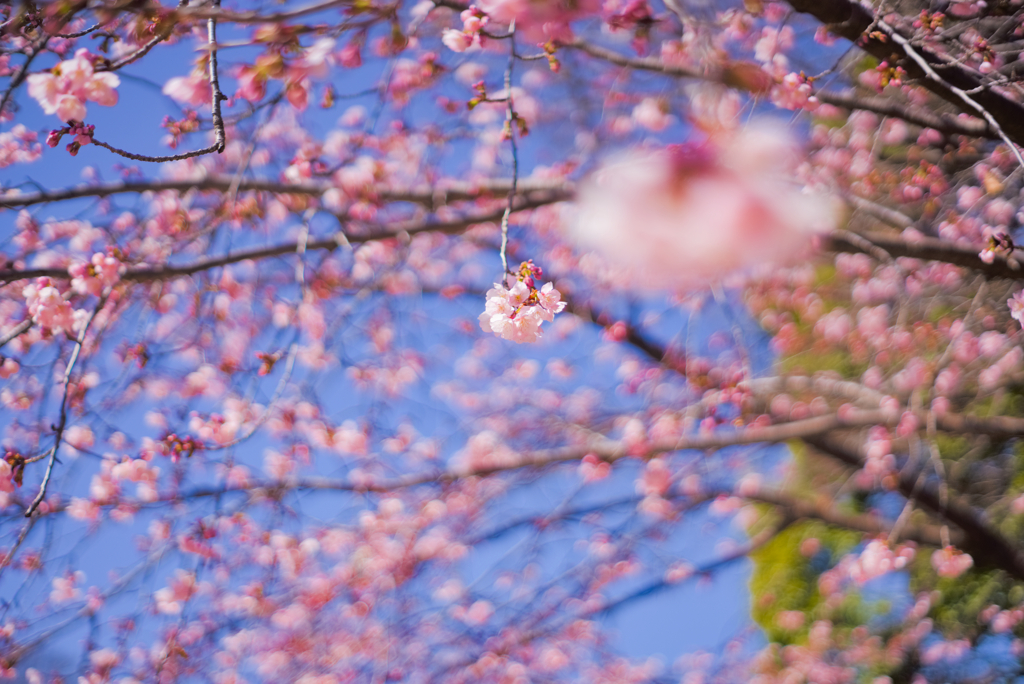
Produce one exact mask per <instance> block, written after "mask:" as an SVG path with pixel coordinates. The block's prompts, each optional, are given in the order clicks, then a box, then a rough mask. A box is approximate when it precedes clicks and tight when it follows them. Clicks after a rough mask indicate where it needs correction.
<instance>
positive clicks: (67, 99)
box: [27, 48, 121, 122]
mask: <svg viewBox="0 0 1024 684" xmlns="http://www.w3.org/2000/svg"><path fill="white" fill-rule="evenodd" d="M27 81H28V92H29V95H31V96H32V97H34V98H35V99H36V101H37V102H39V105H40V106H41V107H42V108H43V111H45V112H46V113H47V114H56V115H57V117H58V118H59V119H60V120H61V121H65V122H68V121H83V120H84V119H85V116H86V111H87V110H86V106H85V103H86V102H87V101H88V102H96V103H97V104H101V105H104V106H106V107H112V106H114V105H116V104H117V91H116V90H115V88H117V86H118V85H120V84H121V79H120V78H119V77H118V76H117V74H112V73H110V72H106V71H105V72H100V73H96V71H95V69H94V67H93V55H91V54H90V52H89V51H88V50H87V49H86V48H81V49H79V50H77V51H76V52H75V56H74V58H73V59H68V60H64V61H63V62H61V63H60V64H58V65H57V66H55V67H54V68H53V69H52V70H50V71H49V72H44V73H40V74H31V75H30V76H29V77H28V79H27Z"/></svg>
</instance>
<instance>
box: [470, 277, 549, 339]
mask: <svg viewBox="0 0 1024 684" xmlns="http://www.w3.org/2000/svg"><path fill="white" fill-rule="evenodd" d="M541 275H542V271H541V269H540V267H538V266H534V265H533V262H532V261H524V262H523V263H522V265H520V267H519V273H518V277H516V276H513V275H511V274H510V275H507V276H506V277H505V282H504V283H495V284H494V287H493V288H492V289H491V290H489V291H488V292H487V304H486V308H485V309H484V312H483V313H482V314H480V328H481V329H482V330H483V331H484V332H493V333H494V334H496V335H498V336H500V337H502V338H504V339H506V340H512V341H513V342H536V341H537V338H539V337H540V334H541V330H540V326H541V323H542V322H543V321H551V320H554V318H555V314H557V313H559V312H560V311H562V309H564V308H565V302H563V301H562V295H561V293H559V291H558V290H556V289H555V287H554V285H552V284H551V283H546V284H545V285H544V287H542V288H540V289H539V290H538V289H537V287H536V285H535V280H534V278H539V277H540V276H541Z"/></svg>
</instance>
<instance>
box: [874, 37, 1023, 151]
mask: <svg viewBox="0 0 1024 684" xmlns="http://www.w3.org/2000/svg"><path fill="white" fill-rule="evenodd" d="M877 22H878V25H879V26H881V27H882V28H883V29H885V31H886V32H887V33H888V34H889V36H890V37H891V38H892V39H893V40H894V41H896V43H898V44H899V45H900V46H901V47H902V48H903V50H904V51H905V52H906V53H907V56H908V57H910V58H911V59H912V60H914V61H915V62H916V63H917V65H918V66H919V67H920V68H921V70H922V71H923V72H924V73H925V76H927V77H928V78H929V79H931V80H933V81H935V82H936V83H938V84H939V85H941V86H942V87H943V88H948V89H949V90H950V92H952V93H955V94H956V95H957V97H959V98H960V99H961V100H963V101H964V104H966V105H967V106H969V107H970V108H971V109H973V110H974V111H976V112H978V114H980V115H981V116H982V118H983V119H985V121H987V122H988V125H989V126H990V127H991V128H992V130H993V131H995V132H996V135H998V136H999V138H1000V140H1002V141H1003V142H1004V143H1006V144H1007V145H1008V146H1009V148H1010V150H1012V151H1013V156H1015V157H1016V158H1017V163H1018V164H1020V166H1021V168H1024V156H1021V153H1020V150H1019V149H1017V146H1016V145H1015V144H1014V143H1013V141H1012V140H1010V136H1008V135H1006V132H1005V131H1004V130H1003V129H1002V127H1001V126H1000V125H999V122H998V121H996V119H995V117H994V116H992V114H991V113H990V112H989V111H988V110H987V109H985V108H984V107H982V106H981V105H980V104H979V103H978V101H977V100H975V99H974V98H972V97H971V96H970V95H968V94H967V91H965V90H964V89H962V88H958V87H956V86H955V85H952V84H951V83H949V82H947V81H946V79H944V78H942V76H939V74H938V72H936V71H935V69H933V68H932V65H931V64H929V63H928V61H927V60H925V58H924V57H922V56H921V55H920V54H919V53H918V52H917V50H915V49H914V46H913V45H911V44H910V41H909V40H907V39H906V38H904V37H903V36H902V35H901V34H900V33H898V32H897V31H896V29H894V28H893V27H892V26H890V25H889V24H887V23H886V22H885V20H884V19H881V18H878V19H877Z"/></svg>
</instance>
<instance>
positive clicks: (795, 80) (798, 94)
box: [771, 72, 819, 112]
mask: <svg viewBox="0 0 1024 684" xmlns="http://www.w3.org/2000/svg"><path fill="white" fill-rule="evenodd" d="M771 96H772V103H773V104H775V106H776V107H781V108H783V109H806V110H807V111H810V112H813V111H814V110H815V109H817V108H818V104H819V102H818V98H817V97H815V96H814V89H813V88H812V87H811V84H810V82H809V81H808V80H807V76H805V75H804V73H803V72H800V73H799V74H798V73H795V72H790V73H788V74H786V75H785V76H783V77H782V81H781V82H779V83H778V84H776V86H775V87H774V88H772V94H771Z"/></svg>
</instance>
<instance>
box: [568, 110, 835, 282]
mask: <svg viewBox="0 0 1024 684" xmlns="http://www.w3.org/2000/svg"><path fill="white" fill-rule="evenodd" d="M798 159H799V152H798V149H797V146H796V144H795V143H794V142H793V140H792V139H791V138H790V136H789V135H788V133H786V132H785V131H784V130H782V129H780V128H777V127H775V126H773V125H769V124H756V125H752V126H750V127H748V128H745V129H741V130H738V131H735V132H733V131H720V132H719V133H718V135H716V137H713V138H712V139H710V140H708V141H707V142H705V143H702V144H696V145H693V144H687V145H680V146H674V147H670V148H668V149H665V150H658V151H654V152H633V153H630V154H628V155H625V156H622V157H619V158H618V159H614V160H612V161H610V162H609V163H606V164H605V165H604V166H603V167H602V168H600V169H599V170H598V171H597V172H596V173H595V174H593V176H592V177H591V178H590V179H589V181H587V182H586V183H585V184H584V186H583V188H582V189H581V192H580V216H579V218H578V220H577V222H576V226H575V231H574V232H575V238H576V240H577V241H578V242H579V243H580V244H581V245H582V246H584V247H592V248H595V249H597V250H599V251H600V252H603V253H604V254H605V256H607V257H608V259H609V260H612V261H615V262H618V263H620V264H621V265H623V266H626V267H628V268H630V269H631V270H632V271H633V272H634V273H635V274H636V276H637V278H636V280H637V283H636V284H637V285H640V286H646V287H671V286H680V285H694V284H698V283H700V282H702V281H707V280H714V279H717V278H720V277H722V276H724V275H727V274H729V273H730V272H732V271H736V270H740V269H744V268H748V267H751V266H754V265H758V264H763V263H771V262H785V261H790V260H792V259H793V258H794V257H795V256H796V255H797V254H798V253H799V252H800V251H801V250H802V249H804V248H806V247H808V246H809V245H810V242H811V240H810V238H811V236H812V235H813V234H815V233H817V232H820V231H826V230H829V229H831V228H833V227H834V226H835V225H836V224H837V223H838V221H839V218H840V210H839V206H838V204H837V203H836V202H835V201H834V200H833V199H831V198H830V197H827V196H825V195H823V194H821V193H816V192H806V191H804V189H803V188H801V187H800V186H799V184H797V183H795V182H793V181H791V180H789V174H788V171H789V170H790V169H791V168H792V167H793V166H794V165H795V163H796V162H797V161H798Z"/></svg>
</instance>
